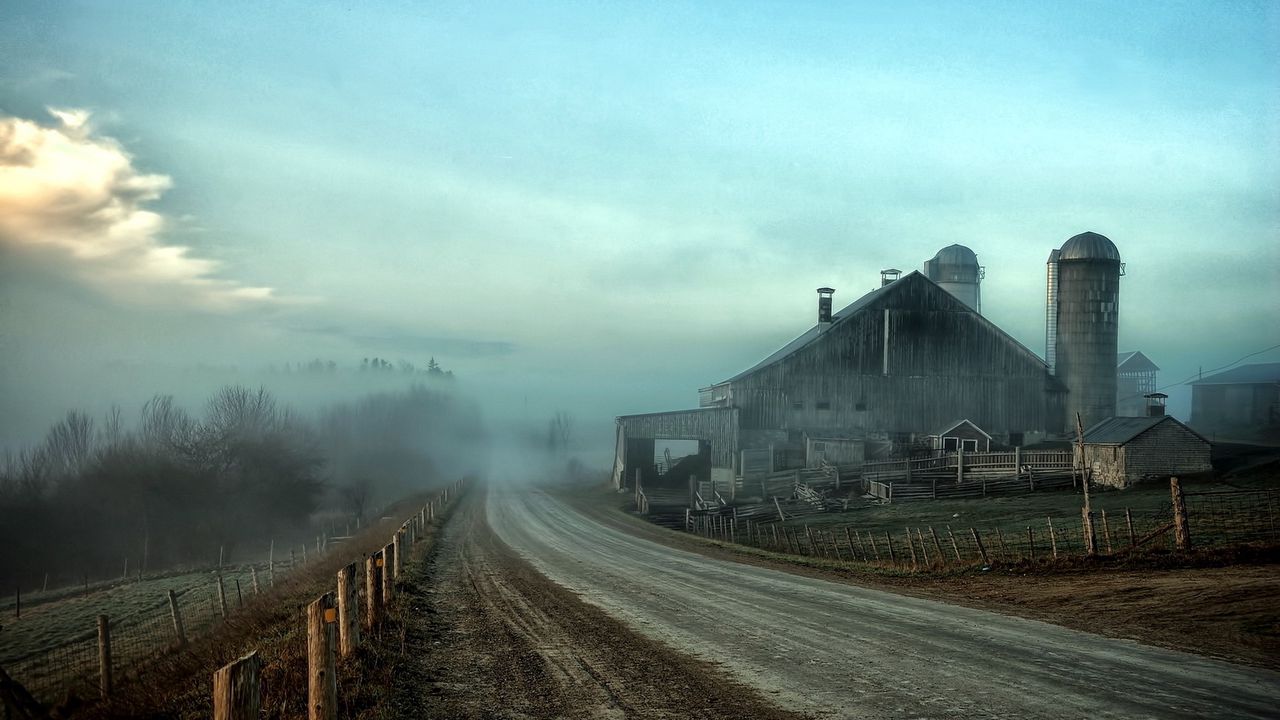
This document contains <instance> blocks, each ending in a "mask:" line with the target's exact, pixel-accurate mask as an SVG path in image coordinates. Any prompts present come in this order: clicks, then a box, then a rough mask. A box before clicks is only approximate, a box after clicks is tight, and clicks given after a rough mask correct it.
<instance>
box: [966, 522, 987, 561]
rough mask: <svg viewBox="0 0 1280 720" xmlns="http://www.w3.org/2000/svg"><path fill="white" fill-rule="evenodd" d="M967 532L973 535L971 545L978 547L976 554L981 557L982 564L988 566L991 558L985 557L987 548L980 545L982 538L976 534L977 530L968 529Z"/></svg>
mask: <svg viewBox="0 0 1280 720" xmlns="http://www.w3.org/2000/svg"><path fill="white" fill-rule="evenodd" d="M969 532H970V533H972V534H973V544H974V545H977V546H978V554H979V555H981V556H982V564H983V565H990V564H991V558H990V557H987V548H986V547H985V546H983V544H982V536H981V535H979V534H978V529H977V528H969Z"/></svg>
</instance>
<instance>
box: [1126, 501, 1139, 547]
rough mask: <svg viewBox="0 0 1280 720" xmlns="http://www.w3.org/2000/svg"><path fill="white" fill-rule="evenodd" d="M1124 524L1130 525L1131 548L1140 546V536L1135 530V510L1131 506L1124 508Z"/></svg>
mask: <svg viewBox="0 0 1280 720" xmlns="http://www.w3.org/2000/svg"><path fill="white" fill-rule="evenodd" d="M1124 524H1125V525H1128V526H1129V548H1130V549H1133V548H1135V547H1137V546H1138V536H1137V535H1135V534H1134V532H1133V511H1132V510H1130V509H1129V508H1125V509H1124Z"/></svg>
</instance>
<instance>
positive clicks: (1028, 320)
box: [0, 1, 1280, 417]
mask: <svg viewBox="0 0 1280 720" xmlns="http://www.w3.org/2000/svg"><path fill="white" fill-rule="evenodd" d="M264 6H269V7H264ZM1278 7H1280V6H1277V5H1276V4H1274V3H1246V2H1231V3H1222V2H1207V3H1133V2H1126V3H1012V2H1010V3H909V4H894V5H893V7H892V8H890V7H888V6H887V5H883V4H857V3H851V4H840V5H839V6H838V7H836V4H834V3H795V2H787V3H773V4H764V3H702V4H680V5H676V4H667V3H654V4H631V3H552V2H540V3H528V4H475V5H473V4H469V3H454V4H451V3H407V2H406V3H385V2H384V3H377V2H367V3H347V4H335V3H229V2H228V3H208V2H174V1H170V2H155V3H142V2H110V3H108V2H88V3H69V2H9V3H6V4H5V5H4V6H3V7H2V8H0V115H2V116H4V117H7V118H10V119H11V121H12V122H17V121H25V122H28V123H35V124H37V125H38V126H40V127H43V128H46V129H49V128H56V127H57V126H58V121H57V120H55V119H54V118H53V117H52V116H50V114H49V113H48V111H47V108H50V107H52V108H59V109H76V110H82V111H87V112H88V113H89V115H88V119H87V120H85V121H84V124H83V126H81V127H80V129H79V130H76V131H75V132H70V131H68V132H69V133H70V134H69V135H68V137H70V138H71V140H69V141H68V142H70V143H72V144H74V143H75V142H80V143H88V144H91V145H93V147H96V148H99V149H102V148H103V147H110V148H114V152H116V153H117V154H118V155H119V157H122V158H125V159H126V161H127V164H128V167H127V169H126V170H127V172H128V173H134V174H135V175H136V176H137V177H142V178H147V177H152V178H155V177H157V176H158V177H161V178H165V179H167V181H165V182H160V181H154V182H152V183H151V187H152V189H151V190H150V191H148V192H149V193H150V194H148V195H147V196H146V197H145V198H140V197H139V191H138V190H137V189H136V188H134V189H130V187H129V182H133V181H132V180H128V179H127V178H126V180H128V181H127V182H126V181H121V180H120V178H121V177H122V176H121V175H120V174H119V173H116V174H114V175H112V176H111V177H112V178H114V179H111V180H108V181H104V183H105V185H102V186H101V187H99V186H93V187H91V188H89V189H85V188H84V187H82V186H83V185H85V183H80V184H78V185H76V188H77V190H76V191H77V192H81V191H82V192H85V193H89V194H93V196H94V197H98V194H101V193H106V194H107V195H112V194H114V193H119V194H121V196H122V197H123V198H124V205H125V208H126V213H125V214H124V217H125V218H126V219H128V218H133V219H136V218H138V217H148V218H152V219H154V220H156V223H157V224H156V225H155V227H154V228H152V229H151V230H144V231H140V232H144V233H145V235H144V236H140V238H141V239H139V240H138V243H142V244H141V245H139V244H134V245H128V246H127V248H126V249H123V250H120V251H119V252H118V253H116V254H113V255H110V256H109V257H107V260H105V261H104V260H103V259H102V257H101V255H100V254H98V255H95V254H94V253H92V252H89V250H88V249H86V248H89V246H88V245H87V244H86V243H91V242H93V238H92V237H90V236H88V235H85V234H84V232H87V231H84V232H82V231H81V230H77V232H78V233H80V234H78V235H77V236H76V237H77V240H76V242H77V243H80V244H68V243H64V244H62V245H56V244H54V245H48V243H46V242H45V239H47V237H50V236H51V235H50V234H49V233H42V232H41V231H40V229H39V228H38V227H34V229H33V223H36V220H32V221H31V223H28V224H26V225H23V226H22V227H21V228H18V229H16V230H15V229H14V228H13V227H10V228H8V231H7V232H8V237H4V236H2V235H0V241H3V244H0V252H3V253H4V254H3V256H0V257H2V258H3V259H4V260H5V264H6V265H7V266H8V268H9V270H8V271H7V272H8V277H6V278H5V279H6V280H10V281H11V282H9V283H8V289H7V290H6V291H5V293H6V295H5V297H4V303H5V304H4V307H5V308H7V310H6V311H5V316H4V317H3V318H0V321H2V322H3V323H4V326H5V327H4V330H5V337H6V338H7V341H6V344H7V345H8V349H7V350H6V354H9V355H10V357H11V358H16V360H15V361H14V362H11V363H8V364H7V367H8V369H7V370H6V371H5V372H6V375H5V376H0V382H3V384H4V389H5V390H6V392H8V391H16V389H17V388H18V386H19V385H22V386H31V385H32V383H31V382H29V379H30V377H32V376H33V373H36V370H37V366H40V367H41V368H43V367H44V364H45V363H44V360H43V358H47V357H49V356H50V355H54V356H57V357H58V358H60V360H59V362H63V363H66V364H67V365H68V366H71V365H74V364H75V363H100V362H101V363H105V362H112V361H120V360H125V361H146V360H147V359H149V358H156V357H165V358H168V359H170V360H171V361H173V362H179V361H180V360H181V359H182V358H184V357H191V358H200V359H214V360H219V361H228V362H231V361H234V362H239V363H243V364H246V365H265V364H269V363H279V362H283V361H286V360H291V359H297V358H299V357H310V356H316V355H319V356H322V357H336V358H338V359H339V360H341V359H343V358H348V357H349V358H352V359H353V361H358V358H359V357H362V356H365V355H371V354H381V355H385V356H389V357H405V358H408V359H413V360H421V359H423V356H429V355H435V356H437V357H440V358H441V359H442V360H443V361H444V362H446V364H447V365H449V366H453V367H457V368H458V371H459V373H460V374H462V375H464V376H467V375H469V376H471V377H473V378H484V380H483V382H484V383H485V384H489V385H492V386H493V387H503V388H508V389H510V392H511V393H516V392H522V393H523V394H526V395H527V394H528V393H529V392H532V393H533V394H534V395H535V402H536V404H537V405H538V406H539V407H542V406H546V407H553V406H555V405H557V404H568V405H571V406H580V407H582V408H584V413H586V414H588V415H598V416H601V417H607V416H609V415H612V414H618V413H624V412H633V411H646V410H657V409H665V408H669V407H673V406H688V405H690V404H692V403H694V402H696V396H695V395H694V391H695V390H696V388H697V387H698V386H699V385H703V384H707V383H710V382H713V381H716V380H720V379H723V378H725V377H728V376H730V375H732V374H734V373H736V372H737V371H739V370H741V369H743V368H744V367H747V366H749V365H751V364H752V363H754V362H755V361H756V360H758V359H760V358H761V357H763V356H764V355H767V354H768V353H769V352H771V351H772V350H773V349H775V348H776V347H777V346H779V345H781V344H782V343H784V342H785V341H786V340H788V339H789V338H790V337H791V336H794V335H795V334H798V333H799V332H801V331H803V330H804V329H805V328H806V327H807V326H808V324H810V323H811V321H812V319H813V315H814V293H813V288H815V287H818V286H820V285H831V286H833V287H835V288H837V295H836V304H837V306H843V305H844V304H846V303H848V302H851V301H853V300H854V299H856V298H857V297H858V296H859V295H860V294H861V293H862V292H865V291H866V290H869V289H871V288H872V287H873V286H874V285H875V284H876V280H877V271H878V270H879V269H880V268H882V267H890V266H892V267H899V268H904V269H913V268H918V267H919V266H920V264H921V263H922V262H923V261H924V260H926V259H927V258H929V257H930V256H932V255H933V253H934V252H935V251H936V250H937V249H938V248H940V247H942V246H944V245H948V244H950V243H952V242H960V243H963V244H966V245H968V246H969V247H971V248H973V249H974V250H975V251H976V252H977V253H978V256H979V258H980V260H981V261H982V263H983V264H984V265H985V266H986V267H987V280H986V283H985V285H984V288H983V298H984V310H985V311H986V314H987V315H988V316H989V317H991V318H992V319H993V320H995V321H996V322H997V323H999V324H1000V325H1001V326H1002V327H1004V328H1005V329H1006V330H1007V331H1009V332H1010V333H1012V334H1013V335H1014V336H1015V337H1017V338H1018V339H1020V340H1021V341H1023V342H1024V343H1025V344H1026V345H1028V346H1029V347H1031V348H1033V349H1035V350H1036V351H1037V352H1042V351H1043V302H1044V299H1043V294H1044V287H1043V286H1044V261H1045V258H1046V256H1047V255H1048V252H1049V250H1050V249H1051V248H1052V247H1055V246H1057V245H1060V244H1061V243H1062V242H1063V240H1065V239H1066V238H1067V237H1070V236H1071V235H1073V234H1075V233H1077V232H1081V231H1084V230H1095V231H1098V232H1102V233H1104V234H1106V235H1108V236H1109V237H1111V238H1112V239H1113V240H1114V241H1115V242H1116V244H1117V245H1118V246H1119V248H1120V251H1121V253H1122V255H1123V256H1124V258H1125V260H1126V262H1127V263H1128V271H1129V274H1128V276H1127V277H1126V279H1125V281H1124V285H1123V287H1122V299H1121V303H1122V306H1121V307H1122V316H1121V317H1122V320H1121V323H1122V330H1121V345H1122V346H1123V347H1124V348H1125V349H1131V348H1132V349H1142V350H1144V351H1146V352H1147V353H1148V354H1149V355H1150V356H1151V357H1152V358H1153V359H1154V360H1155V361H1156V362H1157V363H1158V364H1160V365H1162V366H1163V367H1164V368H1165V370H1166V373H1165V375H1164V377H1163V379H1164V380H1165V381H1173V380H1176V379H1182V378H1183V377H1185V376H1186V375H1187V374H1189V373H1191V372H1194V371H1195V370H1196V368H1198V367H1200V366H1202V365H1203V366H1207V367H1216V366H1217V365H1219V364H1224V363H1227V362H1230V361H1232V360H1234V359H1236V358H1237V357H1239V356H1241V355H1243V354H1245V353H1248V352H1251V351H1253V350H1256V349H1259V348H1261V347H1267V346H1270V345H1274V344H1277V343H1280V320H1277V313H1276V312H1275V310H1276V308H1277V306H1280V286H1278V284H1277V283H1278V281H1277V275H1278V271H1280V251H1278V250H1277V246H1278V245H1280V243H1277V239H1278V238H1280V120H1278V118H1280V107H1278V106H1280V92H1278V90H1280V10H1278V9H1277V8H1278ZM104 139H110V141H108V140H104ZM94 143H96V145H95V144H94ZM104 143H107V145H104ZM97 154H98V155H102V156H103V157H106V156H108V155H111V153H110V152H100V153H97ZM84 162H89V160H87V159H85V160H84ZM103 162H106V160H103ZM80 167H88V166H80ZM126 174H127V173H126ZM78 175H79V176H80V179H83V178H84V177H87V176H89V175H91V173H90V172H88V171H87V170H81V171H78ZM130 177H132V176H130ZM112 183H114V184H112ZM135 184H136V183H135ZM122 186H123V187H124V189H121V187H122ZM54 190H57V188H54ZM65 192H69V191H65V190H64V191H63V194H65ZM56 196H58V194H57V193H55V192H53V191H52V190H51V192H50V195H49V196H48V197H56ZM112 196H114V195H112ZM38 201H40V198H36V199H35V200H32V199H31V198H29V197H28V198H25V199H24V202H28V203H34V202H38ZM54 205H56V206H57V207H59V208H61V207H63V206H62V205H57V204H56V203H54ZM89 205H90V206H91V205H92V204H91V203H90V204H89ZM23 207H26V208H28V209H29V210H30V213H29V214H30V217H32V218H44V217H46V216H47V212H45V211H44V210H40V211H39V212H37V211H36V209H30V208H31V206H30V205H25V206H23ZM51 207H52V206H51ZM37 209H38V208H37ZM130 212H132V213H133V214H132V215H130V214H128V213H130ZM138 213H143V214H144V215H138ZM146 213H151V214H152V215H145V214H146ZM152 216H154V217H152ZM63 220H65V222H67V223H71V222H72V220H71V219H65V218H64V219H63ZM75 227H77V228H81V226H80V225H75ZM94 227H98V226H97V225H95V226H94ZM120 227H127V228H129V229H130V230H129V231H130V232H132V231H133V230H134V229H136V223H131V222H130V223H126V222H125V221H124V220H122V221H121V226H120ZM99 229H100V228H99ZM118 229H119V228H117V230H118ZM2 232H3V231H0V233H2ZM112 232H116V230H112ZM21 233H27V234H26V235H21ZM117 235H118V233H117ZM112 237H113V238H116V239H117V240H118V237H116V235H113V236H112ZM113 247H114V246H113ZM122 247H124V246H122ZM173 247H185V248H189V249H188V250H187V251H186V253H185V255H183V256H182V257H181V258H175V257H173V256H172V255H173V253H169V255H164V256H163V259H164V262H163V263H160V262H158V261H157V258H161V257H162V253H161V252H150V251H151V250H156V249H161V250H163V248H173ZM143 251H147V252H150V254H149V255H146V256H145V257H148V258H150V259H151V260H150V261H148V263H147V264H146V266H145V267H142V266H139V264H138V258H139V257H143V256H142V255H140V254H139V253H140V252H143ZM194 261H200V262H201V263H204V264H200V265H196V264H194ZM104 263H105V264H104ZM166 278H168V283H167V284H166ZM174 278H176V280H175V279H174ZM139 288H141V290H140V289H139ZM267 289H269V291H268V290H267ZM1277 357H1280V354H1277V353H1272V354H1271V355H1264V356H1261V358H1260V359H1276V358H1277ZM620 377H621V378H624V380H623V381H621V382H619V381H618V378H620ZM150 391H151V389H149V388H146V389H139V392H140V393H142V392H150ZM65 396H74V393H72V392H69V391H68V392H66V393H64V394H63V395H58V394H56V393H54V394H52V395H50V396H49V397H50V400H49V404H56V402H55V399H56V400H57V401H61V400H63V398H64V397H65ZM1176 397H1177V396H1176V395H1175V398H1176ZM32 402H33V406H36V405H39V403H38V402H36V401H32ZM575 404H576V405H575ZM32 412H33V416H35V415H39V412H44V411H43V410H41V411H36V410H33V411H32Z"/></svg>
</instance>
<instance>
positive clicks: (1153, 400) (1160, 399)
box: [1142, 392, 1169, 417]
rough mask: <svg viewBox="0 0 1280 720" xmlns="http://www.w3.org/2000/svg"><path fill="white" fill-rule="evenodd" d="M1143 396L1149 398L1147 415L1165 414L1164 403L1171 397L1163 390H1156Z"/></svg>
mask: <svg viewBox="0 0 1280 720" xmlns="http://www.w3.org/2000/svg"><path fill="white" fill-rule="evenodd" d="M1142 397H1144V398H1146V399H1147V417H1162V416H1164V403H1165V401H1166V400H1168V399H1169V396H1168V395H1165V394H1164V393H1162V392H1154V393H1151V394H1149V395H1143V396H1142Z"/></svg>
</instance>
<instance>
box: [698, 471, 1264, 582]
mask: <svg viewBox="0 0 1280 720" xmlns="http://www.w3.org/2000/svg"><path fill="white" fill-rule="evenodd" d="M1175 487H1176V485H1175ZM1178 502H1181V503H1184V506H1185V512H1184V514H1183V516H1182V518H1183V519H1182V520H1181V522H1182V523H1183V526H1184V527H1185V530H1186V532H1187V534H1188V536H1189V541H1186V546H1185V547H1180V546H1179V541H1178V539H1177V532H1176V530H1175V528H1176V527H1177V526H1178V522H1179V519H1178V517H1177V515H1178V512H1177V503H1178ZM1278 521H1280V490H1226V491H1214V492H1196V493H1182V492H1181V491H1180V490H1178V489H1175V490H1174V493H1173V496H1172V499H1171V500H1170V501H1168V502H1165V503H1164V504H1162V505H1158V506H1156V507H1154V508H1147V509H1142V510H1124V511H1123V512H1117V511H1115V510H1112V511H1111V512H1108V511H1106V510H1099V511H1096V512H1094V513H1093V514H1092V525H1093V537H1094V554H1096V555H1101V556H1121V555H1125V554H1131V553H1138V552H1152V551H1173V550H1187V549H1192V548H1196V549H1220V548H1233V547H1244V546H1265V545H1274V544H1280V522H1278ZM685 530H686V531H688V532H692V533H695V534H698V535H702V536H704V537H708V538H711V539H718V540H722V541H725V542H733V543H738V544H743V545H750V546H754V547H758V548H762V549H766V550H771V551H774V552H780V553H785V554H791V555H801V556H807V557H814V558H822V559H826V560H834V561H843V562H859V563H869V564H874V565H880V566H886V567H894V568H897V569H900V570H908V571H919V570H929V569H940V568H945V567H949V566H969V565H974V564H984V565H986V564H991V563H997V562H998V563H1022V562H1027V561H1032V562H1039V561H1046V560H1065V559H1068V558H1083V557H1085V556H1087V555H1088V554H1089V553H1088V551H1087V540H1086V537H1087V532H1086V525H1085V519H1084V515H1083V513H1080V514H1076V515H1073V516H1056V517H1055V516H1052V515H1047V516H1039V517H1034V518H1026V519H1024V520H1022V521H1013V520H1006V521H1004V522H1001V523H1000V524H997V525H992V526H986V527H954V528H953V527H951V526H950V525H940V526H932V525H920V526H917V525H914V524H908V525H907V526H904V527H903V528H901V529H900V530H893V531H888V530H884V529H883V528H877V529H876V530H874V531H872V530H869V529H862V528H858V527H856V526H855V525H829V524H824V525H821V526H819V525H817V524H815V525H813V526H810V525H794V524H792V525H788V524H784V523H778V522H773V521H766V522H753V521H752V520H750V519H745V520H739V519H737V518H735V517H733V516H732V515H730V514H728V513H707V514H702V515H697V514H690V515H689V516H687V517H686V521H685Z"/></svg>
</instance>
